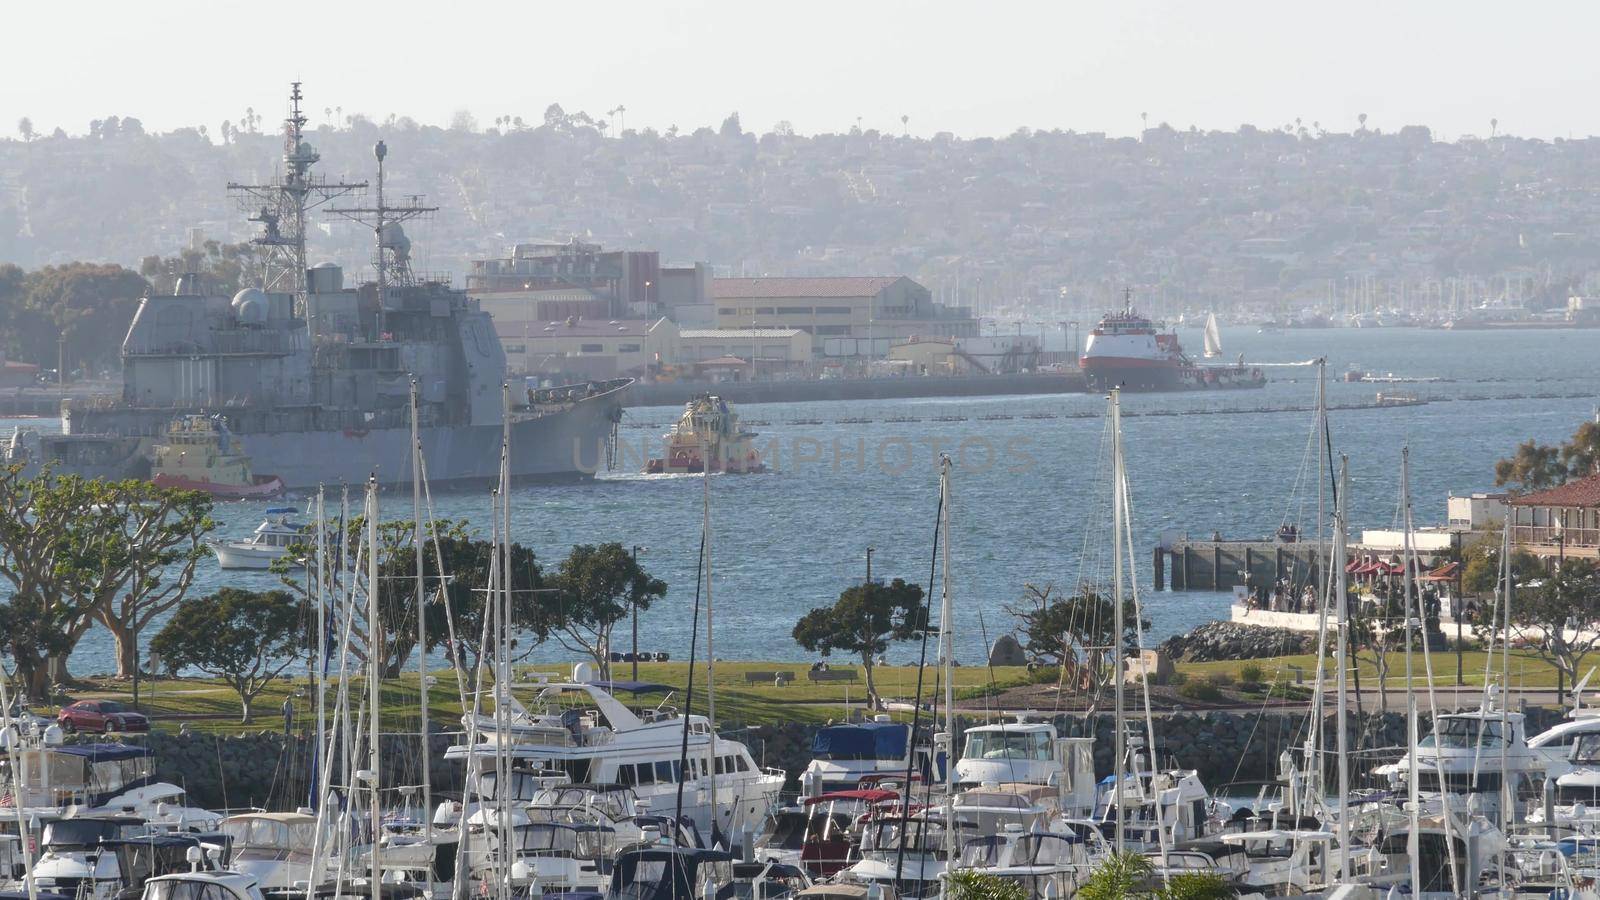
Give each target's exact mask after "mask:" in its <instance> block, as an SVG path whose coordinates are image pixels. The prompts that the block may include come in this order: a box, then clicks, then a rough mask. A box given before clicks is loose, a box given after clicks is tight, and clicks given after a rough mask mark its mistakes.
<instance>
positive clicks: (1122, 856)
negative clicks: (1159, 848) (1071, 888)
mask: <svg viewBox="0 0 1600 900" xmlns="http://www.w3.org/2000/svg"><path fill="white" fill-rule="evenodd" d="M1154 874H1155V865H1154V864H1153V863H1151V862H1150V860H1149V858H1147V857H1145V856H1144V855H1143V854H1139V853H1131V852H1125V853H1117V854H1114V855H1112V856H1110V857H1108V858H1107V859H1106V860H1105V861H1104V862H1102V863H1101V864H1100V865H1099V866H1096V867H1095V870H1094V872H1093V873H1091V874H1090V875H1089V877H1088V879H1086V880H1085V881H1084V882H1083V886H1082V887H1080V888H1078V893H1077V897H1078V900H1128V898H1135V897H1149V896H1150V895H1151V892H1150V890H1149V889H1148V886H1149V884H1150V879H1151V878H1152V877H1153V876H1154Z"/></svg>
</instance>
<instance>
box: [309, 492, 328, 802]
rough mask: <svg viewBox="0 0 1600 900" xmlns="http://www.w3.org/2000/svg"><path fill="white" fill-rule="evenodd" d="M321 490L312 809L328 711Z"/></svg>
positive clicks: (324, 520)
mask: <svg viewBox="0 0 1600 900" xmlns="http://www.w3.org/2000/svg"><path fill="white" fill-rule="evenodd" d="M325 499H326V498H325V497H324V491H323V488H322V485H317V512H316V515H315V516H314V517H313V518H314V520H315V522H316V525H315V527H316V529H317V539H316V543H315V548H314V552H315V554H316V558H315V559H314V560H313V567H312V568H313V571H315V572H316V578H315V580H314V581H313V589H314V590H315V592H316V593H315V595H314V596H315V600H314V601H313V602H315V603H316V605H317V638H316V640H317V655H316V671H314V672H312V673H311V681H312V683H313V684H314V685H316V689H317V721H316V723H315V728H314V734H315V735H316V738H315V741H316V742H315V743H313V744H312V745H311V779H310V781H311V783H310V784H309V785H307V786H306V791H307V793H308V794H309V796H308V798H307V800H308V802H307V804H306V806H307V808H309V809H310V810H311V811H312V812H316V811H318V810H319V809H321V808H322V797H321V796H320V795H319V794H318V784H319V783H320V782H321V780H322V769H323V766H325V765H326V763H325V762H324V760H323V756H322V738H323V733H322V724H323V722H324V721H325V720H326V718H327V715H328V524H327V518H326V511H325V509H324V500H325Z"/></svg>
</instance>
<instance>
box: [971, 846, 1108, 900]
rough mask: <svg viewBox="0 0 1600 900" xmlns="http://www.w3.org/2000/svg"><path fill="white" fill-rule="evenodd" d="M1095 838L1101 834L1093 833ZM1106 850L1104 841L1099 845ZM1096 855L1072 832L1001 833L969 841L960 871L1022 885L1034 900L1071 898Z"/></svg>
mask: <svg viewBox="0 0 1600 900" xmlns="http://www.w3.org/2000/svg"><path fill="white" fill-rule="evenodd" d="M1090 833H1091V834H1093V836H1094V837H1095V838H1099V837H1100V833H1099V832H1098V831H1091V832H1090ZM1100 844H1101V848H1102V849H1103V845H1104V840H1103V839H1102V840H1101V841H1100ZM1095 858H1096V855H1095V854H1094V853H1092V852H1091V849H1090V845H1089V844H1088V843H1087V842H1086V841H1085V839H1084V838H1083V837H1082V836H1081V835H1079V834H1077V833H1076V832H1073V831H1066V832H1043V831H1034V832H1023V831H1018V830H1014V829H1013V830H1007V831H1002V832H1000V833H998V834H991V835H986V836H984V837H978V838H973V839H972V840H970V841H967V843H966V846H964V847H962V848H961V859H960V861H959V862H958V863H957V867H958V868H961V869H971V870H974V871H977V872H982V873H983V874H985V875H993V876H995V877H997V878H1004V879H1005V880H1007V881H1011V882H1015V883H1017V884H1020V885H1021V886H1022V887H1023V888H1024V889H1025V890H1026V891H1027V892H1028V897H1029V898H1032V900H1041V898H1045V897H1070V896H1072V895H1073V893H1074V892H1076V891H1077V889H1078V886H1079V885H1080V884H1082V883H1083V881H1084V879H1086V878H1087V877H1088V876H1089V874H1090V872H1091V870H1092V868H1093V861H1094V859H1095Z"/></svg>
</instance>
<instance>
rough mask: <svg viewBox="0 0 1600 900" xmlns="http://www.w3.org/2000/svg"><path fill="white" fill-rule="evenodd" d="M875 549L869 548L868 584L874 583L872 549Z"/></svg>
mask: <svg viewBox="0 0 1600 900" xmlns="http://www.w3.org/2000/svg"><path fill="white" fill-rule="evenodd" d="M874 549H875V548H873V547H868V548H867V584H871V583H872V551H873V550H874Z"/></svg>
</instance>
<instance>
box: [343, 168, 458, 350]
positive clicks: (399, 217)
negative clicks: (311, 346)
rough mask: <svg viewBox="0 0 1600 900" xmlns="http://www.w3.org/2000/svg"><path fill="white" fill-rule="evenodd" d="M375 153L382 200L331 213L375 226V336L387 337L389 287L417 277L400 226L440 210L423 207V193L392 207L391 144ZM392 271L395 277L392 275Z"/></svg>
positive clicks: (406, 241)
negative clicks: (387, 174)
mask: <svg viewBox="0 0 1600 900" xmlns="http://www.w3.org/2000/svg"><path fill="white" fill-rule="evenodd" d="M372 155H373V156H375V157H377V159H378V202H377V205H375V206H369V207H359V208H353V209H333V210H329V212H333V213H337V214H338V215H341V216H344V217H345V218H346V219H349V220H350V221H352V222H359V223H361V224H362V225H365V226H367V227H368V228H371V229H372V234H373V237H374V239H375V243H376V246H377V255H376V256H374V257H373V268H374V269H375V272H376V276H377V278H376V280H377V283H378V327H377V334H376V335H374V337H375V338H377V339H379V340H381V339H382V337H383V310H384V307H385V306H386V305H387V304H388V288H389V285H390V283H391V281H392V282H393V283H394V284H398V285H402V286H405V285H411V284H415V283H416V278H415V276H414V275H412V272H411V239H410V238H408V237H406V233H405V231H404V230H403V229H402V228H401V227H400V223H401V222H408V221H410V220H412V219H415V218H419V217H421V216H424V215H427V214H428V213H431V212H437V211H438V209H439V207H437V206H423V205H422V198H421V197H420V196H416V195H413V196H409V197H407V198H406V202H405V205H403V206H389V205H388V204H386V203H385V202H384V200H383V159H384V157H386V156H388V155H389V145H387V144H385V143H384V142H383V141H379V142H378V143H377V144H376V145H374V146H373V148H372ZM391 274H392V276H393V277H392V278H391Z"/></svg>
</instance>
